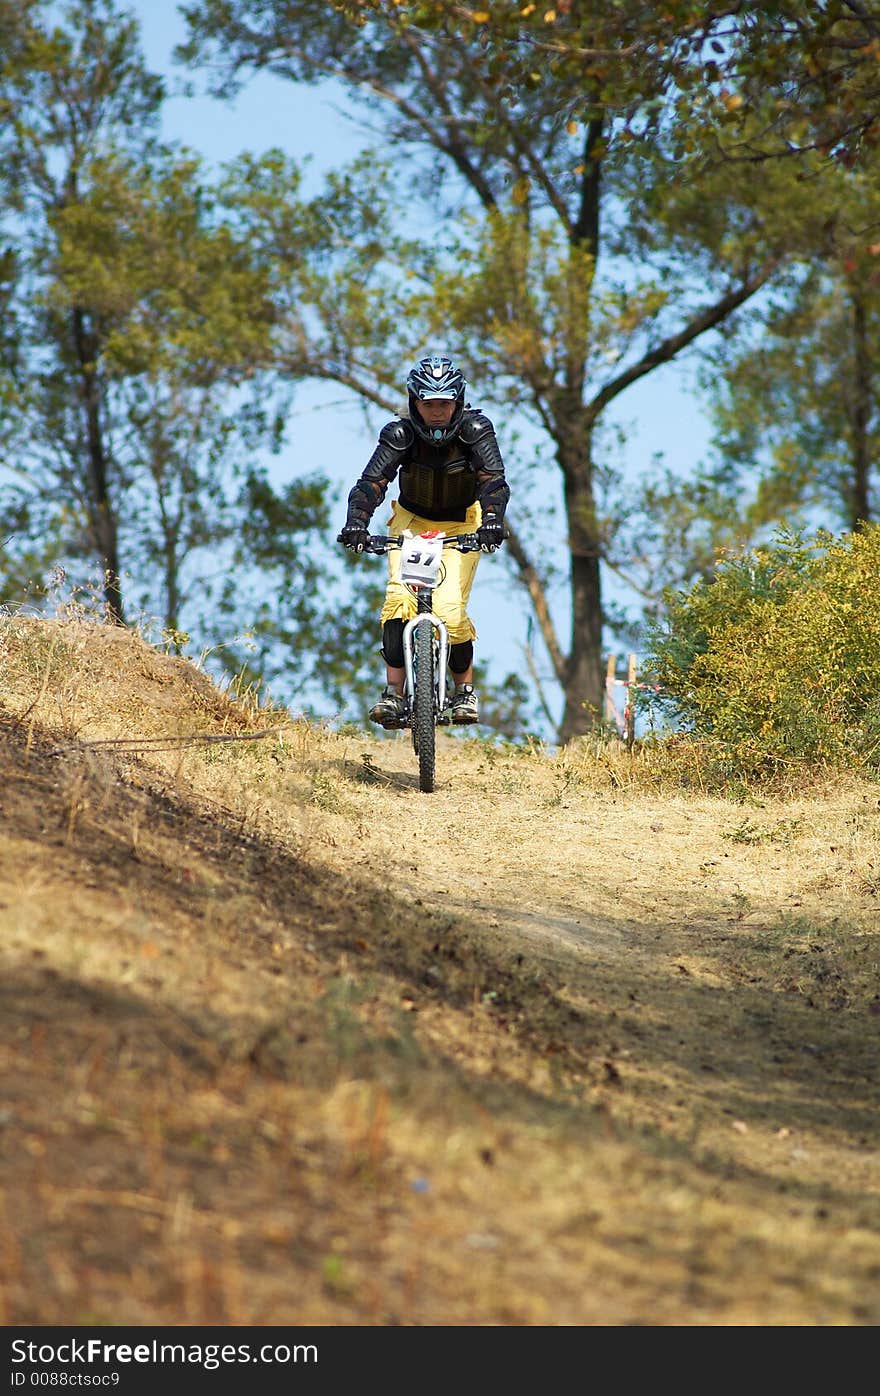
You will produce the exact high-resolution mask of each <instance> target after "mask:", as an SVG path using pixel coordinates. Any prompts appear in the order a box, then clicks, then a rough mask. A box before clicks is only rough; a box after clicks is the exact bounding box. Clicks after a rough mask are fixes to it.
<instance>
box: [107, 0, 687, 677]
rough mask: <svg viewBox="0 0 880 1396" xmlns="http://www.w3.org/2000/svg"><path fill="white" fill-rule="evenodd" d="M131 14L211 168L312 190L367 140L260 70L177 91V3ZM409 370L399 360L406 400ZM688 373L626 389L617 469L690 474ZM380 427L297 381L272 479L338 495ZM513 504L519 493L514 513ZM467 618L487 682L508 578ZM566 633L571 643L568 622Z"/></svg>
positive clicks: (510, 664) (497, 663)
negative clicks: (210, 87) (299, 183)
mask: <svg viewBox="0 0 880 1396" xmlns="http://www.w3.org/2000/svg"><path fill="white" fill-rule="evenodd" d="M129 7H130V8H131V9H132V10H133V11H134V13H135V14H136V15H137V16H138V18H139V20H140V24H141V31H142V42H143V47H144V52H145V55H146V59H147V62H148V64H149V66H150V67H151V68H152V69H153V70H154V71H156V72H159V73H162V74H163V75H164V76H165V77H166V80H167V82H168V87H169V91H170V93H171V95H170V96H169V99H168V101H167V102H166V104H165V108H164V134H165V136H166V138H168V139H172V140H177V141H181V142H183V143H184V144H186V145H188V146H190V147H192V148H193V149H194V150H196V151H197V152H199V153H200V154H201V155H202V156H203V157H204V158H205V159H206V160H208V161H209V162H211V163H215V164H220V163H221V162H223V161H224V160H228V159H231V158H233V157H234V156H236V155H238V154H239V153H240V152H241V151H243V150H251V151H256V152H259V151H262V150H266V149H268V148H270V147H272V146H279V147H281V148H282V149H283V150H284V151H285V152H286V153H288V154H289V155H291V156H293V157H294V158H295V159H296V160H298V161H300V162H301V161H304V160H308V161H309V162H310V163H309V175H308V176H307V182H306V188H307V189H309V187H310V186H311V185H312V184H313V185H314V187H317V185H318V183H319V181H320V179H321V176H322V174H323V173H324V172H325V171H326V170H328V169H331V168H333V167H334V166H335V165H339V164H342V163H343V162H345V161H346V160H348V159H350V158H351V157H352V156H353V155H354V154H355V153H356V152H357V151H358V150H359V149H360V148H361V147H362V145H363V144H366V143H368V142H366V141H365V140H364V136H363V133H362V131H361V129H360V127H359V126H358V123H357V120H356V119H354V118H353V117H352V116H351V115H346V114H345V111H344V107H345V102H344V97H343V96H342V94H341V93H339V91H338V90H337V91H334V90H333V88H332V87H305V86H302V87H299V86H296V85H295V84H293V83H291V82H286V81H283V80H280V79H276V78H273V77H271V76H269V75H261V76H259V77H256V78H252V79H250V80H249V81H248V82H247V83H246V84H245V86H244V88H243V89H242V91H241V92H240V94H239V95H238V96H237V97H236V98H235V100H234V102H231V103H227V102H219V101H217V100H216V99H215V98H212V97H208V96H200V95H196V96H183V95H178V96H175V95H174V93H175V90H176V89H180V88H181V87H182V85H183V83H184V82H185V81H189V82H191V83H192V82H195V85H196V88H197V89H198V88H199V87H200V86H201V85H203V77H202V76H201V75H199V74H195V75H193V74H192V73H188V72H186V71H185V70H183V69H181V68H180V67H178V66H177V65H176V64H174V63H173V62H172V53H173V49H174V46H175V44H177V43H179V42H180V41H181V40H182V39H183V38H184V36H185V32H186V31H185V26H184V23H183V20H182V19H181V17H180V14H179V12H178V6H177V3H176V0H134V3H132V0H129ZM408 367H409V365H401V397H403V389H402V383H403V378H404V376H405V373H406V370H407V368H408ZM692 373H693V369H692V367H689V365H688V363H687V362H685V363H683V364H674V365H671V366H669V367H667V368H665V369H663V370H660V371H658V372H655V373H652V374H650V375H649V376H648V377H647V378H646V379H644V380H643V381H642V382H640V383H638V384H636V385H634V386H633V387H632V388H630V389H629V390H628V391H627V393H626V394H625V401H623V402H622V411H621V413H620V416H619V419H618V420H619V422H620V424H621V425H622V426H624V427H625V429H626V435H627V443H626V446H625V448H624V454H623V462H624V469H625V470H630V471H631V472H632V473H633V475H634V476H635V475H636V474H638V473H641V472H642V471H644V470H645V469H646V468H648V467H649V465H650V462H651V459H652V457H653V456H654V454H655V453H656V452H661V453H662V454H663V455H664V457H665V459H666V462H667V463H668V464H669V465H670V466H671V467H673V468H675V469H677V470H680V471H681V472H682V473H687V472H688V471H690V470H691V469H693V468H694V467H695V466H696V464H697V462H698V461H699V460H700V458H701V457H702V456H703V455H704V454H705V451H706V447H707V443H708V435H709V431H708V425H707V422H706V418H705V416H704V414H703V412H702V410H701V406H700V403H699V401H698V399H697V397H696V393H695V391H694V390H693V389H692V387H691V375H692ZM382 421H383V417H382V414H381V413H380V414H377V413H376V412H370V413H369V414H368V416H366V417H365V414H364V411H363V409H362V407H360V406H359V405H357V404H356V403H354V402H353V401H352V399H351V398H350V397H347V396H346V395H345V394H344V393H343V392H342V390H341V389H335V388H334V387H333V386H332V385H328V384H314V385H310V384H306V385H301V386H298V387H297V390H296V395H295V400H294V407H293V415H292V418H291V421H290V431H289V437H290V444H289V446H288V447H287V448H286V449H285V450H284V452H283V453H282V454H281V456H280V457H279V458H278V459H277V460H276V461H274V462H273V463H272V466H271V469H272V474H273V476H275V477H276V478H278V479H279V480H284V479H289V478H290V477H291V476H292V475H294V474H296V473H299V472H301V471H303V470H309V471H311V470H313V469H321V470H323V471H325V472H326V473H327V474H328V475H329V476H330V478H331V479H332V480H333V481H334V483H335V484H336V486H337V487H338V489H339V491H340V494H341V495H342V496H344V494H346V493H347V491H348V489H349V488H350V486H351V484H353V483H354V480H355V479H356V477H357V475H358V474H359V473H360V470H361V468H362V466H363V465H364V463H365V462H366V460H367V459H368V457H369V455H370V453H371V451H372V449H373V446H374V444H375V438H376V434H377V432H378V429H379V427H380V426H381V424H382ZM515 507H516V500H515V497H514V499H513V501H512V503H511V511H512V512H513V511H514V510H515ZM340 514H344V506H341V508H340ZM341 522H342V519H341V517H340V524H341ZM607 586H608V594H609V596H610V597H612V598H613V599H615V600H624V599H625V598H624V597H623V596H622V593H617V592H616V588H617V584H616V583H615V581H614V580H613V579H609V581H608V584H607ZM471 613H472V617H473V620H474V623H475V624H476V627H477V630H478V633H479V635H480V637H481V646H480V649H481V651H482V657H483V658H484V659H485V658H487V657H488V656H489V654H491V656H492V665H491V668H492V674H493V677H495V678H500V677H501V676H502V675H503V674H504V673H506V672H507V671H508V670H510V669H512V668H518V667H520V666H521V664H522V658H521V645H522V642H523V639H524V636H525V625H526V616H527V614H528V609H527V606H526V603H525V601H524V600H522V601H520V600H519V597H518V592H517V591H515V590H512V588H511V586H510V580H509V574H508V573H507V572H506V570H505V569H504V568H502V567H501V566H499V565H497V563H494V562H493V561H492V560H484V561H483V562H482V563H481V567H480V572H479V575H478V578H477V582H476V585H475V588H474V592H473V595H472V600H471ZM562 630H563V634H562V639H563V642H564V643H567V635H566V634H565V630H564V626H563V627H562ZM536 648H538V647H537V646H536ZM540 657H541V658H542V659H543V656H540ZM624 667H625V666H624ZM379 677H381V676H380V675H379V674H378V672H377V679H378V678H379Z"/></svg>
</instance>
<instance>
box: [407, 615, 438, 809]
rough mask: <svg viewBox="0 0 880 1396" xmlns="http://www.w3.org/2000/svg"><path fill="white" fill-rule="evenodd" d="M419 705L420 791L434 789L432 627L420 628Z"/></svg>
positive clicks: (415, 732)
mask: <svg viewBox="0 0 880 1396" xmlns="http://www.w3.org/2000/svg"><path fill="white" fill-rule="evenodd" d="M415 666H416V683H415V701H414V703H413V711H412V730H413V746H414V747H415V749H416V755H417V756H418V758H419V789H420V790H421V791H423V793H424V794H426V795H430V793H431V791H432V790H433V789H434V764H435V752H434V745H435V738H436V728H435V726H434V645H433V632H432V628H431V626H430V625H419V626H417V627H416V634H415Z"/></svg>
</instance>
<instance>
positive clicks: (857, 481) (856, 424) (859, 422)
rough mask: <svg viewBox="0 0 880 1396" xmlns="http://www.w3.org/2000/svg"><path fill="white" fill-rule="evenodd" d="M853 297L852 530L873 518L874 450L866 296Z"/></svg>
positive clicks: (855, 293)
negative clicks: (871, 484)
mask: <svg viewBox="0 0 880 1396" xmlns="http://www.w3.org/2000/svg"><path fill="white" fill-rule="evenodd" d="M852 297H853V347H854V351H855V353H854V358H855V381H854V384H853V397H852V410H851V413H850V426H851V430H852V466H853V474H852V482H851V488H850V527H851V528H855V526H856V524H859V523H867V522H868V520H869V519H870V517H871V498H870V491H869V479H870V471H871V447H870V441H869V437H868V427H869V423H870V419H871V351H870V347H869V345H868V325H867V315H866V313H865V297H864V293H863V292H862V291H861V290H860V289H858V288H856V287H853V290H852Z"/></svg>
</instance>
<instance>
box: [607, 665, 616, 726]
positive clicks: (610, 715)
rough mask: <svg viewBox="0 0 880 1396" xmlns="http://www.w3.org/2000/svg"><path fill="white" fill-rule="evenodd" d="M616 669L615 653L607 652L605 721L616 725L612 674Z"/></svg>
mask: <svg viewBox="0 0 880 1396" xmlns="http://www.w3.org/2000/svg"><path fill="white" fill-rule="evenodd" d="M616 669H617V655H616V654H609V656H608V664H607V666H606V669H605V721H606V722H613V723H614V725H615V726H616V725H617V706H616V704H615V702H614V674H615V671H616Z"/></svg>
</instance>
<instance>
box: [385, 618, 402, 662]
mask: <svg viewBox="0 0 880 1396" xmlns="http://www.w3.org/2000/svg"><path fill="white" fill-rule="evenodd" d="M382 658H383V659H384V660H385V663H386V664H390V666H391V668H392V669H402V668H403V621H402V620H386V622H385V624H384V625H383V626H382Z"/></svg>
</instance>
